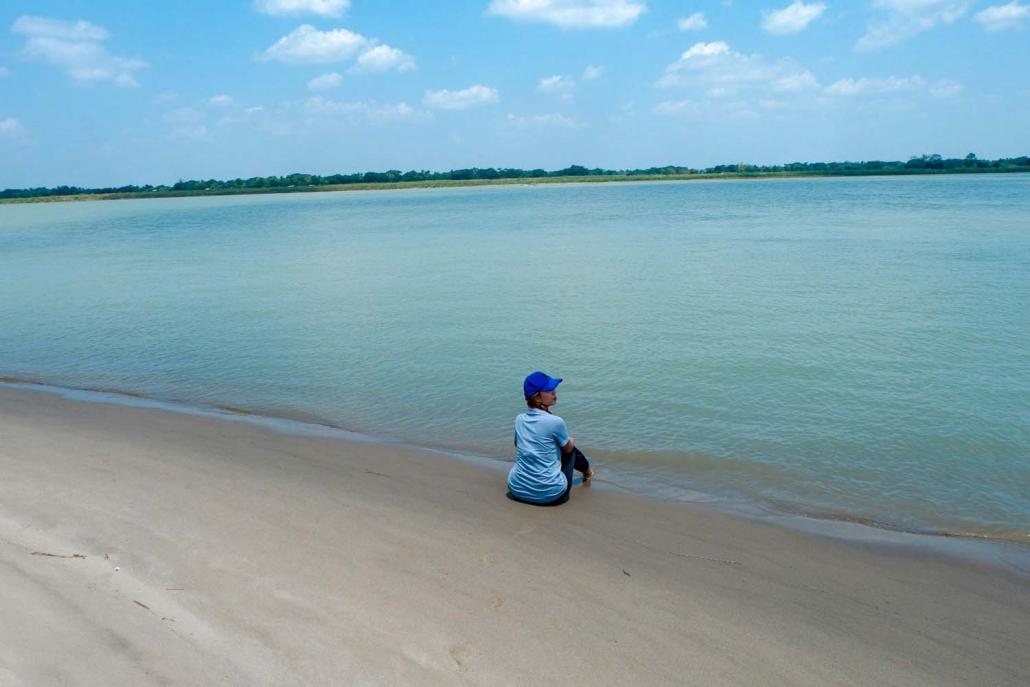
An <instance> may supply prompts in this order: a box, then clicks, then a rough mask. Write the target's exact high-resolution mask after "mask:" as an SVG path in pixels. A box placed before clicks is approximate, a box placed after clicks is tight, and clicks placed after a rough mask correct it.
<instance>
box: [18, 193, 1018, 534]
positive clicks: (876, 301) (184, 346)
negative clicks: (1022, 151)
mask: <svg viewBox="0 0 1030 687" xmlns="http://www.w3.org/2000/svg"><path fill="white" fill-rule="evenodd" d="M538 368H539V369H543V370H546V371H547V372H549V373H551V374H553V375H556V376H561V377H564V378H565V380H566V381H565V383H564V384H563V385H562V387H561V389H560V402H559V405H558V406H557V407H556V408H555V410H556V412H558V413H560V414H561V415H563V416H564V417H565V418H566V420H567V421H568V423H569V425H570V428H571V430H572V433H573V434H574V435H575V436H576V438H577V442H578V443H579V444H580V445H581V446H583V447H585V448H586V449H587V450H588V454H589V453H593V454H594V455H595V457H596V458H597V459H598V461H599V463H600V464H601V466H602V467H603V470H604V476H605V477H607V478H608V480H609V481H611V482H613V483H615V484H617V485H620V486H623V487H626V488H628V489H632V490H638V491H644V492H648V493H653V494H656V495H659V496H664V497H672V498H695V497H697V494H698V493H701V494H711V495H716V496H719V497H722V498H726V497H729V498H737V499H744V500H746V501H749V502H753V503H758V504H763V505H772V506H774V507H778V508H785V509H788V510H792V511H799V512H805V513H812V514H818V515H825V516H830V517H844V518H855V519H860V520H868V521H872V522H876V523H881V524H884V525H888V526H894V527H902V528H912V529H917V530H943V531H949V532H960V533H965V534H974V535H982V536H991V537H1001V538H1006V539H1015V540H1018V541H1024V542H1026V541H1027V540H1028V539H1030V391H1028V390H1030V175H991V176H969V177H962V176H949V177H913V178H888V177H880V178H869V179H804V180H776V181H732V182H686V183H671V182H666V183H654V184H643V183H642V184H612V185H608V184H592V185H559V186H541V187H518V186H516V187H495V188H477V189H435V190H414V191H391V192H349V193H321V194H291V195H285V196H257V197H221V198H184V199H166V200H141V201H114V202H83V203H53V204H34V205H6V206H0V375H5V376H8V377H13V378H20V379H31V380H38V381H43V382H48V383H53V384H61V385H68V386H76V387H87V388H104V389H117V390H123V391H129V392H135V393H140V394H143V395H147V396H152V397H155V398H161V399H171V400H179V401H186V402H189V403H196V404H209V405H228V406H233V407H239V408H245V409H248V410H253V411H256V412H261V413H267V414H272V415H282V416H289V417H298V418H307V419H314V420H320V421H324V422H328V423H332V424H334V425H338V426H341V427H344V428H347V429H351V430H355V431H359V432H364V433H370V434H374V435H380V436H387V437H395V438H399V439H402V440H405V441H410V442H413V443H417V444H425V445H432V446H441V447H451V448H457V449H462V450H465V451H472V452H475V453H480V454H483V455H486V456H492V457H498V458H503V457H505V456H507V455H508V453H509V448H508V447H509V446H510V442H511V431H512V419H513V417H514V415H515V414H516V413H517V412H519V410H520V409H521V407H522V400H521V397H520V396H521V386H520V385H521V380H522V377H523V376H524V375H525V374H526V373H528V372H530V371H532V370H534V369H538Z"/></svg>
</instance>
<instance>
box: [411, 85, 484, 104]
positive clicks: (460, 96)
mask: <svg viewBox="0 0 1030 687" xmlns="http://www.w3.org/2000/svg"><path fill="white" fill-rule="evenodd" d="M499 100H500V97H499V96H498V94H497V89H495V88H491V87H490V86H483V85H481V84H477V85H475V86H469V87H468V88H465V89H462V90H460V91H448V90H446V89H445V90H442V91H426V95H425V98H423V99H422V102H423V103H424V104H425V106H426V107H431V108H433V109H437V110H465V109H468V108H470V107H476V106H479V105H492V104H494V103H496V102H498V101H499Z"/></svg>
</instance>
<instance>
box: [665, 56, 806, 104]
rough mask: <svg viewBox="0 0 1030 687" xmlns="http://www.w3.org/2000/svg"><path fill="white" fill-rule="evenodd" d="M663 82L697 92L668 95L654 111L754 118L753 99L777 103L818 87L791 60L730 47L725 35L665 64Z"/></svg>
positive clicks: (758, 101)
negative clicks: (784, 98) (744, 51)
mask: <svg viewBox="0 0 1030 687" xmlns="http://www.w3.org/2000/svg"><path fill="white" fill-rule="evenodd" d="M655 85H656V86H658V87H659V88H687V89H691V90H693V91H694V97H690V98H683V99H676V100H666V101H663V102H661V103H659V104H658V105H656V106H655V107H654V108H653V109H652V111H653V112H654V113H655V114H660V115H670V116H698V115H704V114H708V115H710V116H719V117H732V118H735V119H752V118H754V117H756V116H757V115H756V113H755V112H754V111H753V109H752V108H753V106H754V104H755V103H757V104H758V105H761V106H766V105H763V103H766V104H768V103H773V104H775V106H776V107H782V106H783V105H782V101H779V100H777V99H776V98H777V97H781V96H784V95H792V96H794V97H795V98H796V97H798V96H800V95H801V94H803V93H805V92H808V91H815V90H816V89H818V88H819V82H818V80H817V79H816V78H815V76H813V75H812V73H811V72H810V71H808V70H807V69H805V68H804V67H802V66H801V65H799V64H797V63H795V62H793V61H792V60H788V59H782V60H777V61H770V60H767V59H766V58H764V57H763V56H761V55H758V54H752V55H746V54H744V53H740V52H736V51H734V50H732V49H731V48H730V46H729V44H727V43H726V42H724V41H712V42H708V43H706V42H700V43H695V44H694V45H692V46H691V47H690V48H689V49H688V50H686V51H685V52H684V53H683V54H681V55H680V57H679V59H678V60H677V61H676V62H673V63H672V64H670V65H669V66H668V67H666V68H665V74H664V75H663V76H662V77H661V78H660V79H659V80H658V82H657V83H656V84H655Z"/></svg>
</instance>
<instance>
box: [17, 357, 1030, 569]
mask: <svg viewBox="0 0 1030 687" xmlns="http://www.w3.org/2000/svg"><path fill="white" fill-rule="evenodd" d="M4 389H10V390H12V391H15V392H19V391H28V392H30V393H43V394H50V395H55V396H59V397H61V398H64V399H67V400H69V401H72V402H74V403H86V404H94V403H99V404H110V405H114V406H125V407H130V408H140V409H147V410H154V411H158V412H166V413H173V414H180V415H185V416H193V417H201V418H207V419H213V420H215V421H219V422H233V423H243V424H248V425H251V426H254V427H258V428H261V429H264V430H268V431H272V432H275V433H277V434H283V435H286V436H295V437H318V438H324V439H329V440H335V441H344V442H348V443H354V444H365V445H376V446H390V447H400V448H403V449H405V450H410V451H419V452H426V453H434V454H438V455H441V456H445V457H446V458H447V459H449V460H454V461H456V462H462V463H466V464H469V465H473V466H476V467H477V468H479V469H488V470H492V471H503V470H507V469H508V466H509V465H510V460H509V459H508V458H507V457H505V458H503V459H499V458H498V457H496V456H491V455H486V454H484V453H481V452H477V451H474V450H464V449H459V448H454V447H447V446H434V445H421V444H413V443H409V442H406V441H404V440H402V439H397V438H393V437H387V436H378V435H371V434H366V433H363V432H360V431H355V430H352V429H348V428H346V427H341V426H338V425H334V424H332V423H330V422H328V421H325V420H321V419H315V418H299V417H285V416H275V415H268V414H264V413H261V412H259V411H254V410H250V409H246V408H239V407H235V406H227V405H204V404H198V403H191V402H186V401H178V400H166V399H159V398H152V397H149V396H146V395H144V394H141V393H137V392H132V391H124V390H120V389H106V388H105V389H101V388H89V387H85V388H83V387H71V386H62V385H59V384H54V383H50V382H46V381H42V380H35V379H24V378H18V377H11V376H6V375H0V391H2V390H4ZM616 477H619V475H618V473H617V471H616ZM579 479H580V478H579V477H578V476H577V478H576V480H577V482H576V484H577V485H578V484H579V483H580V482H579ZM623 481H625V480H620V481H619V482H616V481H612V480H610V479H603V478H602V479H599V480H596V482H598V483H599V486H600V488H601V489H603V490H609V491H611V492H613V493H621V494H628V495H632V496H633V497H636V498H642V499H646V500H650V501H655V502H667V503H682V504H687V505H690V506H692V507H697V508H704V509H710V510H713V511H716V512H720V513H724V514H728V515H731V516H735V517H742V518H745V519H749V520H755V521H763V522H778V523H780V525H782V526H784V527H786V528H789V529H792V530H794V531H798V532H808V533H812V534H816V535H821V536H829V537H834V538H838V539H841V540H844V541H851V542H877V541H878V542H881V543H889V544H895V545H900V546H904V547H907V548H911V549H914V550H921V551H925V552H935V553H938V554H943V555H951V556H955V557H958V558H963V559H968V560H980V561H983V560H987V559H991V558H994V557H999V556H1000V557H1004V556H1005V552H1006V551H1008V552H1009V554H1010V555H1011V556H1012V558H1013V560H1015V561H1018V562H1017V563H1015V564H1014V565H1016V566H1017V567H1019V568H1020V569H1023V570H1025V571H1026V572H1028V573H1030V542H1024V541H1022V540H1019V539H1013V538H1006V537H998V536H990V535H986V534H979V533H963V532H952V531H947V530H931V529H914V528H905V527H902V526H900V525H896V524H894V523H891V522H889V521H877V520H872V519H871V518H865V517H861V516H857V515H850V514H847V513H832V512H822V513H819V512H813V511H810V510H806V509H805V508H804V507H803V506H802V505H800V504H788V503H772V502H763V501H756V500H753V499H747V498H745V497H742V496H740V495H733V494H726V493H723V494H718V493H711V492H707V491H703V490H700V489H697V488H695V486H693V485H692V486H690V487H679V488H677V490H678V491H680V492H682V493H684V494H686V493H689V494H690V496H689V497H686V496H684V497H663V496H659V495H657V494H656V493H654V492H653V491H651V492H649V491H648V490H647V487H646V485H644V486H642V483H640V480H639V478H638V479H637V480H631V482H632V484H630V485H626V484H622V483H620V482H623ZM645 481H646V480H645ZM980 549H982V550H980Z"/></svg>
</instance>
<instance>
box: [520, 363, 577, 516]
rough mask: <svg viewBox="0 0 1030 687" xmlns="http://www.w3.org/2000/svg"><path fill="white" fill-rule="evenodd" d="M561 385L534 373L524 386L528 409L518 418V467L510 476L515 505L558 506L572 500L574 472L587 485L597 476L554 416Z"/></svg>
mask: <svg viewBox="0 0 1030 687" xmlns="http://www.w3.org/2000/svg"><path fill="white" fill-rule="evenodd" d="M561 381H562V380H561V379H556V378H554V377H550V376H548V375H547V374H545V373H543V372H534V373H533V374H531V375H529V376H528V377H526V381H525V382H523V383H522V391H523V394H524V395H525V397H526V405H527V406H529V409H528V410H526V412H524V413H520V414H519V416H518V417H517V418H515V449H516V450H515V465H514V466H512V468H511V470H510V471H509V472H508V496H510V497H511V498H513V499H515V500H516V501H523V502H525V503H532V504H536V505H540V506H557V505H558V504H561V503H565V502H566V501H568V500H569V492H571V491H572V471H573V469H576V470H578V471H579V472H581V473H583V480H584V481H588V480H590V479H592V478H593V476H594V471H593V470H592V469H591V468H590V463H589V462H588V461H587V459H586V456H584V455H583V452H582V451H580V450H579V449H577V448H576V440H575V439H573V438H572V437H570V436H569V430H568V428H567V427H566V426H565V420H562V419H561V418H560V417H558V416H557V415H553V414H552V413H551V406H553V405H554V404H555V403H557V402H558V394H557V393H555V389H557V388H558V385H559V384H561Z"/></svg>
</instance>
